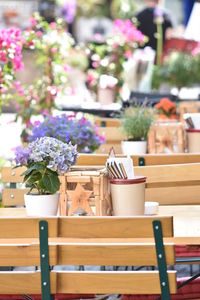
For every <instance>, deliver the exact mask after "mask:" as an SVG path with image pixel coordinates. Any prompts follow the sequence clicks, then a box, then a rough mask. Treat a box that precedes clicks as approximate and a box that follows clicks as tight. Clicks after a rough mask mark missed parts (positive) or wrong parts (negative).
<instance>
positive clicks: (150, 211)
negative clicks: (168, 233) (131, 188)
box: [144, 202, 159, 215]
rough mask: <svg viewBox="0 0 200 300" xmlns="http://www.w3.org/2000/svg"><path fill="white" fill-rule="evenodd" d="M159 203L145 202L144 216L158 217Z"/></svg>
mask: <svg viewBox="0 0 200 300" xmlns="http://www.w3.org/2000/svg"><path fill="white" fill-rule="evenodd" d="M158 206H159V203H158V202H145V205H144V214H145V215H156V214H157V213H158Z"/></svg>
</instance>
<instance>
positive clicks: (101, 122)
mask: <svg viewBox="0 0 200 300" xmlns="http://www.w3.org/2000/svg"><path fill="white" fill-rule="evenodd" d="M120 124H121V120H120V119H116V118H115V119H114V118H97V119H95V125H97V126H99V127H103V126H105V127H119V126H120Z"/></svg>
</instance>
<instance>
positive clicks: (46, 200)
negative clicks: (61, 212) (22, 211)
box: [24, 193, 59, 217]
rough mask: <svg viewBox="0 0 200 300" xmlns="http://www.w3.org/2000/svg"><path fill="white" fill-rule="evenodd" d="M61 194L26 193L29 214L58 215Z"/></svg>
mask: <svg viewBox="0 0 200 300" xmlns="http://www.w3.org/2000/svg"><path fill="white" fill-rule="evenodd" d="M58 200H59V194H58V193H56V194H53V195H27V194H26V195H24V201H25V206H26V213H27V216H42V217H44V216H56V215H57V212H58Z"/></svg>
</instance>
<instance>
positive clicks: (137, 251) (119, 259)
mask: <svg viewBox="0 0 200 300" xmlns="http://www.w3.org/2000/svg"><path fill="white" fill-rule="evenodd" d="M165 255H166V260H167V264H168V265H174V263H175V256H174V245H165ZM58 265H96V266H98V265H105V266H111V265H114V266H139V265H140V266H157V258H156V252H155V244H145V243H143V244H139V243H136V244H134V243H130V244H126V245H124V244H120V243H118V244H117V243H116V244H110V243H109V242H108V244H99V243H97V244H92V243H91V244H85V243H83V244H76V245H75V244H73V245H67V244H66V245H60V246H58Z"/></svg>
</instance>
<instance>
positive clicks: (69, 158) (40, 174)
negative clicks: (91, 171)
mask: <svg viewBox="0 0 200 300" xmlns="http://www.w3.org/2000/svg"><path fill="white" fill-rule="evenodd" d="M15 155H16V157H15V162H16V164H17V166H26V167H27V170H26V171H25V172H24V173H23V175H24V176H25V177H24V181H25V182H26V183H27V185H28V186H29V187H30V189H31V190H32V189H37V190H38V192H39V194H49V193H50V194H53V193H55V192H56V191H57V190H58V189H59V187H60V182H59V178H58V175H59V174H64V173H66V172H67V171H68V170H69V169H70V167H71V166H72V165H73V164H75V163H76V160H77V155H78V152H77V150H76V146H73V145H72V144H71V143H68V144H67V143H63V142H61V141H59V140H57V139H55V138H51V137H42V138H40V139H36V140H35V141H34V142H32V143H30V144H29V145H28V147H27V148H23V147H17V148H16V151H15Z"/></svg>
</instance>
